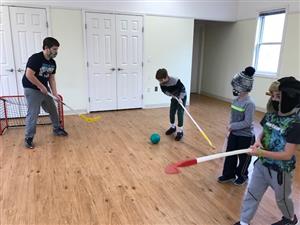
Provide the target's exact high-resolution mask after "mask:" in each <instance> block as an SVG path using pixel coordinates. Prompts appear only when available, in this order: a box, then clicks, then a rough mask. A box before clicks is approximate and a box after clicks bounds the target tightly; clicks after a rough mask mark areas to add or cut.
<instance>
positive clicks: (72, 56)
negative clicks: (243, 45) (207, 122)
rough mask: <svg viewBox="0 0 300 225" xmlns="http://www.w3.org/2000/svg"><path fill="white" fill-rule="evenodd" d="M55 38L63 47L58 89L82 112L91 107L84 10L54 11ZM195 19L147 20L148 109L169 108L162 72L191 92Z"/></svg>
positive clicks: (146, 82) (145, 95)
mask: <svg viewBox="0 0 300 225" xmlns="http://www.w3.org/2000/svg"><path fill="white" fill-rule="evenodd" d="M50 17H51V21H50V26H51V27H52V35H53V36H54V37H55V38H57V39H58V40H59V42H60V44H61V46H60V49H59V54H58V56H57V57H56V62H57V65H58V68H57V77H56V79H57V86H58V90H59V92H60V93H61V94H62V95H63V96H64V98H65V102H66V103H67V104H68V105H70V106H71V107H73V108H74V109H75V110H78V111H86V110H87V108H88V107H87V106H88V86H87V73H86V63H85V61H84V53H85V49H84V39H83V32H85V30H84V29H83V26H82V22H83V19H82V14H81V11H80V10H67V9H54V8H52V9H50ZM193 24H194V21H193V19H183V18H173V17H157V16H145V18H144V26H145V32H144V60H145V61H144V74H143V76H144V79H143V87H144V106H145V107H155V106H165V105H168V104H169V98H168V97H166V96H164V95H163V94H162V93H161V91H160V89H159V88H158V92H155V91H154V88H155V86H158V87H159V84H158V82H157V81H156V80H155V73H156V70H157V69H158V68H161V67H165V68H167V69H168V71H169V73H170V75H173V76H177V77H179V78H180V79H181V80H182V82H183V83H184V84H185V86H186V89H187V93H189V90H190V82H191V81H190V79H191V62H192V47H193Z"/></svg>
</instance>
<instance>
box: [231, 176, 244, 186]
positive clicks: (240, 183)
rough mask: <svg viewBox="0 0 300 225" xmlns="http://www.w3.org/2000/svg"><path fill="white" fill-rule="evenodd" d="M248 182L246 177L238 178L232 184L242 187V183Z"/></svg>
mask: <svg viewBox="0 0 300 225" xmlns="http://www.w3.org/2000/svg"><path fill="white" fill-rule="evenodd" d="M247 180H248V176H245V177H238V178H237V179H236V180H235V181H234V182H233V183H234V184H235V185H243V184H244V183H246V182H247Z"/></svg>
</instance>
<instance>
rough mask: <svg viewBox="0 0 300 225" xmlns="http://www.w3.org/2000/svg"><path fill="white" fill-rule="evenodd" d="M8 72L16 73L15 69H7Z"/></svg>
mask: <svg viewBox="0 0 300 225" xmlns="http://www.w3.org/2000/svg"><path fill="white" fill-rule="evenodd" d="M6 71H8V72H14V69H13V68H11V69H7V70H6Z"/></svg>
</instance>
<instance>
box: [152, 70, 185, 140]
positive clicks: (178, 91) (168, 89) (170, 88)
mask: <svg viewBox="0 0 300 225" xmlns="http://www.w3.org/2000/svg"><path fill="white" fill-rule="evenodd" d="M155 77H156V79H157V80H158V81H159V83H160V88H161V90H162V92H163V93H164V94H166V95H168V96H171V97H172V98H171V104H170V113H169V117H170V124H171V125H170V128H169V129H168V130H167V131H166V135H171V134H173V133H175V132H176V130H177V129H176V125H175V115H176V112H177V116H178V130H177V134H176V137H175V140H176V141H180V140H181V139H182V137H183V117H184V109H183V108H182V107H181V106H180V104H179V103H178V101H177V99H176V98H174V97H177V98H178V100H179V102H180V103H182V104H183V105H184V106H185V105H186V92H185V87H184V85H183V84H182V82H181V81H180V80H179V79H177V78H174V77H171V76H169V75H168V71H167V70H166V69H159V70H157V72H156V76H155Z"/></svg>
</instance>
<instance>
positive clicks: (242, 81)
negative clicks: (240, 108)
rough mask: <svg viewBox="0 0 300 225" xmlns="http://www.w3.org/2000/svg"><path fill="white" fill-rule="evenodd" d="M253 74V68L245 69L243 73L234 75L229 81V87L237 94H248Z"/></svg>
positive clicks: (251, 85)
mask: <svg viewBox="0 0 300 225" xmlns="http://www.w3.org/2000/svg"><path fill="white" fill-rule="evenodd" d="M254 73H255V69H254V68H253V67H251V66H248V67H246V68H245V70H244V71H242V72H240V73H237V74H236V75H234V77H233V78H232V81H231V86H232V87H233V89H235V90H237V91H239V92H250V91H251V90H252V87H253V75H254Z"/></svg>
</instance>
